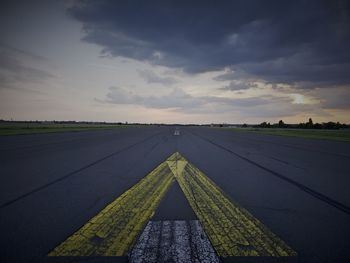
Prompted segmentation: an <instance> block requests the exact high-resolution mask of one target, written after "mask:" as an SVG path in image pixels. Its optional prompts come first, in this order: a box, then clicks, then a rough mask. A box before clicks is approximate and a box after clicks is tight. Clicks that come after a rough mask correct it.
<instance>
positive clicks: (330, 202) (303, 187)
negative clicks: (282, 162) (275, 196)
mask: <svg viewBox="0 0 350 263" xmlns="http://www.w3.org/2000/svg"><path fill="white" fill-rule="evenodd" d="M189 133H191V134H192V135H194V136H197V137H199V138H201V139H202V140H204V141H206V142H208V143H210V144H212V145H214V146H216V147H218V148H220V149H222V150H225V151H227V152H229V153H231V154H233V155H235V156H236V157H238V158H240V159H242V160H244V161H246V162H248V163H250V164H252V165H254V166H256V167H259V168H260V169H262V170H264V171H266V172H268V173H270V174H272V175H274V176H275V177H277V178H279V179H281V180H283V181H285V182H288V183H289V184H291V185H294V186H295V187H297V188H299V189H300V190H302V191H303V192H305V193H307V194H309V195H311V196H313V197H315V198H317V199H318V200H320V201H322V202H324V203H326V204H328V205H330V206H332V207H334V208H336V209H338V210H340V211H342V212H344V213H346V214H348V215H350V207H349V206H347V205H345V204H343V203H341V202H339V201H337V200H335V199H332V198H330V197H328V196H326V195H324V194H322V193H320V192H318V191H316V190H314V189H312V188H310V187H307V186H306V185H303V184H301V183H299V182H297V181H294V180H292V179H290V178H288V177H287V176H285V175H282V174H280V173H278V172H276V171H274V170H271V169H269V168H267V167H265V166H263V165H261V164H259V163H257V162H254V161H252V160H251V159H248V158H247V157H244V156H243V155H240V154H239V153H236V152H234V151H232V150H230V149H229V148H226V147H225V146H222V145H221V144H218V143H216V142H214V141H213V140H211V139H208V138H206V137H203V136H201V135H199V134H197V133H194V132H189Z"/></svg>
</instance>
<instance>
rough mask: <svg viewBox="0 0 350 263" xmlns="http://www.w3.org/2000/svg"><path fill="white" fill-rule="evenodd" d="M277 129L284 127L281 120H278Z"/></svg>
mask: <svg viewBox="0 0 350 263" xmlns="http://www.w3.org/2000/svg"><path fill="white" fill-rule="evenodd" d="M278 127H279V128H284V127H285V124H284V122H283V121H282V120H280V121H279V122H278Z"/></svg>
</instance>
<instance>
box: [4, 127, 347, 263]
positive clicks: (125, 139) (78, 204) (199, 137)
mask: <svg viewBox="0 0 350 263" xmlns="http://www.w3.org/2000/svg"><path fill="white" fill-rule="evenodd" d="M349 146H350V144H349V143H345V142H335V141H323V140H307V139H301V138H291V137H280V136H271V135H262V134H255V133H244V132H234V131H230V130H225V129H216V128H215V129H214V128H203V127H178V128H176V127H170V126H169V127H146V128H135V127H134V128H127V129H113V130H100V131H87V132H67V133H56V134H41V135H22V136H6V137H4V136H3V137H0V171H1V176H0V201H1V202H0V233H1V235H0V247H1V250H0V261H1V262H67V261H68V262H74V261H83V262H84V261H86V262H126V260H127V258H126V257H124V258H123V257H120V258H116V257H88V258H74V257H73V258H61V257H57V258H56V257H48V256H47V255H48V254H49V253H50V252H51V251H53V250H54V249H55V248H56V247H57V246H58V245H59V244H61V243H62V242H64V241H65V240H66V239H67V238H69V237H70V236H72V235H73V234H74V233H75V232H76V231H77V230H79V229H80V228H81V227H82V226H84V225H85V224H86V223H87V222H89V220H91V219H92V218H93V217H94V216H96V215H98V214H99V213H100V211H102V210H103V209H104V208H105V207H106V206H107V205H109V204H111V203H112V202H114V201H115V200H116V199H117V198H118V197H119V196H121V195H122V194H123V193H124V192H125V191H127V190H128V189H130V188H132V187H133V186H135V185H136V184H138V183H139V181H140V180H141V179H142V178H144V177H146V176H147V175H148V174H149V173H150V172H151V171H153V170H154V169H155V168H156V167H157V166H158V165H159V164H161V163H163V162H164V161H166V160H167V159H168V158H169V156H171V155H172V154H173V153H175V152H178V153H179V154H181V156H183V157H184V158H185V159H186V160H187V161H188V162H189V163H191V165H192V166H193V167H196V168H198V169H199V170H200V171H201V172H202V173H203V174H205V176H206V177H208V178H210V180H211V181H212V182H213V183H215V185H216V186H217V187H218V188H220V189H221V190H222V192H223V193H224V195H225V196H227V197H228V198H229V199H230V200H232V201H233V202H234V204H237V205H238V206H239V207H241V208H242V209H245V210H247V211H248V212H249V213H250V214H251V215H252V216H253V217H254V218H256V219H257V220H258V221H259V222H261V224H263V225H264V226H265V227H266V228H267V229H269V230H270V231H271V232H272V233H274V234H275V235H276V236H278V237H279V238H280V239H281V240H283V242H285V244H287V245H288V246H289V247H290V248H292V249H293V251H295V252H296V253H297V261H298V262H350V242H349V237H350V192H349V189H350V178H349V176H350V165H349V162H350V147H349ZM167 169H168V168H167ZM169 171H170V170H169ZM171 176H172V175H171ZM169 180H170V179H169ZM177 180H178V181H179V182H181V180H179V178H177ZM180 186H181V187H185V188H186V186H183V185H181V184H180ZM181 187H179V184H177V183H173V186H171V187H169V190H168V192H167V193H166V194H165V195H164V198H161V200H160V203H159V206H158V207H156V210H155V212H154V216H153V217H152V220H155V221H152V222H158V221H159V220H161V221H162V222H167V224H168V222H169V220H175V221H174V222H181V224H185V223H183V222H197V221H194V220H198V211H196V210H195V209H192V208H193V201H192V203H191V198H190V197H188V196H187V198H186V197H185V195H184V193H183V192H182V190H181ZM206 187H207V186H206ZM208 187H211V186H208ZM208 187H207V188H208ZM208 189H209V188H208ZM189 200H190V202H189ZM220 202H221V201H220ZM222 202H224V201H222ZM191 205H192V208H191ZM199 219H200V218H199ZM176 220H177V221H176ZM179 220H182V221H179ZM156 224H157V223H153V225H156ZM169 224H170V225H171V224H173V223H171V222H170V223H169ZM178 224H180V223H178ZM191 224H192V223H191ZM193 224H194V223H193ZM196 224H197V223H196ZM198 227H199V228H200V226H198ZM214 232H215V231H214ZM207 234H208V233H207ZM208 235H209V238H210V233H209V234H208ZM214 247H215V244H214ZM220 260H222V262H265V261H263V260H267V261H266V262H268V261H269V258H267V259H266V258H264V259H262V258H261V259H259V258H258V257H237V258H234V257H233V258H231V257H229V258H220ZM274 262H278V261H274Z"/></svg>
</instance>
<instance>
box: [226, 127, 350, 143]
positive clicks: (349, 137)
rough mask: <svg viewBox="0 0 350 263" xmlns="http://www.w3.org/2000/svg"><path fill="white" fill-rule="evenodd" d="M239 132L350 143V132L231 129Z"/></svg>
mask: <svg viewBox="0 0 350 263" xmlns="http://www.w3.org/2000/svg"><path fill="white" fill-rule="evenodd" d="M230 129H231V130H233V131H237V132H252V133H262V134H269V135H278V136H291V137H300V138H307V139H321V140H334V141H344V142H350V130H346V129H344V130H315V129H310V130H306V129H278V128H271V129H267V128H266V129H264V128H230Z"/></svg>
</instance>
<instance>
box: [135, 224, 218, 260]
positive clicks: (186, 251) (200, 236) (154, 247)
mask: <svg viewBox="0 0 350 263" xmlns="http://www.w3.org/2000/svg"><path fill="white" fill-rule="evenodd" d="M130 262H131V263H146V262H174V263H179V262H181V263H185V262H196V263H218V262H219V258H218V257H217V255H216V253H215V251H214V249H213V247H212V245H211V243H210V241H209V239H208V237H207V235H206V234H205V232H204V230H203V229H202V227H201V225H200V223H199V221H197V220H193V221H150V222H149V223H148V224H147V226H146V227H145V229H144V231H143V232H142V234H141V235H140V237H139V239H138V241H137V242H136V244H135V246H134V248H133V249H132V251H131V253H130Z"/></svg>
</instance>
